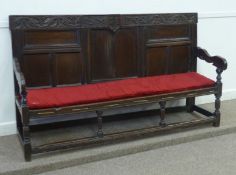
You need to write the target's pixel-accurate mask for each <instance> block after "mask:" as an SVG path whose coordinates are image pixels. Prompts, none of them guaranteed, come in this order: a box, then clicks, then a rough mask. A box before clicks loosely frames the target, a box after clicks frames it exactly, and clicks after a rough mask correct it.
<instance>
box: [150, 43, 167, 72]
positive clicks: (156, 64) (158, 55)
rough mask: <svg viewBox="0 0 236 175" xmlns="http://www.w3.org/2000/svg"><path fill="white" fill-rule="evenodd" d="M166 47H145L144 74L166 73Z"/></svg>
mask: <svg viewBox="0 0 236 175" xmlns="http://www.w3.org/2000/svg"><path fill="white" fill-rule="evenodd" d="M167 51H168V50H167V47H153V48H148V49H147V56H146V75H147V76H152V75H162V74H166V73H167V63H168V52H167Z"/></svg>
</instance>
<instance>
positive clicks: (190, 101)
mask: <svg viewBox="0 0 236 175" xmlns="http://www.w3.org/2000/svg"><path fill="white" fill-rule="evenodd" d="M194 105H195V97H188V98H186V108H187V112H193V106H194Z"/></svg>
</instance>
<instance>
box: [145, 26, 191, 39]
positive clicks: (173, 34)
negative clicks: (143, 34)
mask: <svg viewBox="0 0 236 175" xmlns="http://www.w3.org/2000/svg"><path fill="white" fill-rule="evenodd" d="M188 36H189V26H188V25H170V26H157V27H150V28H149V34H148V38H149V39H154V38H183V37H188Z"/></svg>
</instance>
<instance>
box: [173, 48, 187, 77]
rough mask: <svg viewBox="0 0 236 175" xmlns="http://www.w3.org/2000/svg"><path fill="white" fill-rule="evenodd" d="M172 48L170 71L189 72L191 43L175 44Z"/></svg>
mask: <svg viewBox="0 0 236 175" xmlns="http://www.w3.org/2000/svg"><path fill="white" fill-rule="evenodd" d="M170 49H171V53H170V57H171V59H170V63H169V73H170V74H171V73H182V72H187V71H188V60H189V57H190V49H189V45H183V46H173V47H171V48H170Z"/></svg>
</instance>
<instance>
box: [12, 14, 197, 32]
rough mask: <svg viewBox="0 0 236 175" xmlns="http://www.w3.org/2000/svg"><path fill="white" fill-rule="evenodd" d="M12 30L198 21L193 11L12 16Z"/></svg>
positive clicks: (168, 23)
mask: <svg viewBox="0 0 236 175" xmlns="http://www.w3.org/2000/svg"><path fill="white" fill-rule="evenodd" d="M10 18H11V20H10V28H11V29H12V30H27V29H30V30H33V29H35V30H40V29H49V30H50V29H51V30H52V29H63V30H64V29H76V28H110V29H111V30H113V31H116V30H118V29H119V28H121V27H129V26H152V25H174V24H192V23H197V16H196V14H193V13H189V14H187V13H185V14H152V15H150V14H147V15H79V16H74V15H73V16H71V15H68V16H65V15H63V16H20V17H17V18H15V17H14V16H11V17H10Z"/></svg>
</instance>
